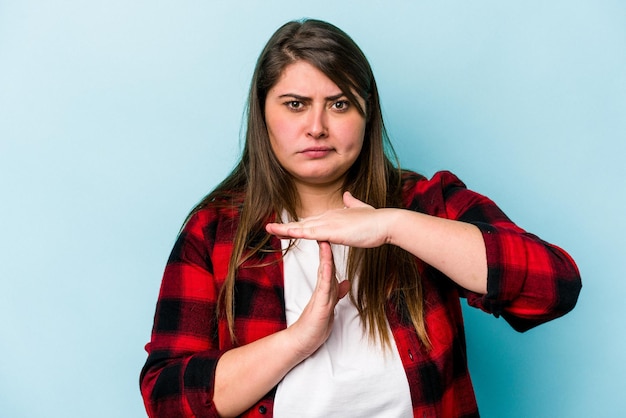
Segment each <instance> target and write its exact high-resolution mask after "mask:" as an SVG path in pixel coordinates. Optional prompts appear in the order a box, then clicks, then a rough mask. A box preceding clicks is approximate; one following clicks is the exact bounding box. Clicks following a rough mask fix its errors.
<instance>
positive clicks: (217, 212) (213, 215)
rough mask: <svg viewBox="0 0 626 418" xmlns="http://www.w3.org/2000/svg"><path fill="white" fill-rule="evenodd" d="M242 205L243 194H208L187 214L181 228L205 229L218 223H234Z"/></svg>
mask: <svg viewBox="0 0 626 418" xmlns="http://www.w3.org/2000/svg"><path fill="white" fill-rule="evenodd" d="M242 206H243V195H240V194H236V193H232V194H220V195H217V196H208V197H206V198H205V199H203V200H202V201H201V202H200V203H199V204H197V205H196V206H195V207H194V208H193V209H192V210H191V212H190V213H189V215H187V218H186V219H185V222H184V224H183V229H206V228H207V227H211V226H212V225H217V224H220V223H221V224H223V223H228V224H233V223H236V222H237V220H238V219H239V216H240V213H241V208H242Z"/></svg>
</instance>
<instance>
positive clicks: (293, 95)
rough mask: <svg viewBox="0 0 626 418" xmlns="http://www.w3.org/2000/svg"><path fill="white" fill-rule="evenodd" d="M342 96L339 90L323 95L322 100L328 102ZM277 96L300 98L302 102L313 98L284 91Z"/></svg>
mask: <svg viewBox="0 0 626 418" xmlns="http://www.w3.org/2000/svg"><path fill="white" fill-rule="evenodd" d="M344 96H345V94H343V93H341V92H340V93H337V94H334V95H332V96H328V97H325V98H324V100H326V101H328V102H331V101H333V100H337V99H339V98H341V97H344ZM278 98H279V99H285V98H293V99H296V100H300V101H303V102H306V101H311V100H313V99H311V98H310V97H306V96H301V95H299V94H295V93H285V94H281V95H280V96H278Z"/></svg>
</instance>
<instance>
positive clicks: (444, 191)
mask: <svg viewBox="0 0 626 418" xmlns="http://www.w3.org/2000/svg"><path fill="white" fill-rule="evenodd" d="M466 189H467V188H466V186H465V183H463V182H462V181H461V180H460V179H459V178H458V177H457V176H456V175H455V174H454V173H452V172H450V171H447V170H443V171H438V172H436V173H435V174H433V176H432V177H430V178H428V177H426V176H424V175H422V174H419V173H416V172H414V171H410V170H405V171H403V173H402V201H403V204H404V207H406V208H411V209H413V210H417V211H420V212H425V213H431V214H438V215H440V214H441V213H444V212H445V205H446V201H447V200H448V198H449V197H450V196H451V195H452V194H453V193H455V192H458V191H460V190H466Z"/></svg>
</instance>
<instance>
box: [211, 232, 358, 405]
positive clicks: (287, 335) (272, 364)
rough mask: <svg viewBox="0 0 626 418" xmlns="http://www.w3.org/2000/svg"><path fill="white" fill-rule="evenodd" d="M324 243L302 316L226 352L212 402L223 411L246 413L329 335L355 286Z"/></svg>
mask: <svg viewBox="0 0 626 418" xmlns="http://www.w3.org/2000/svg"><path fill="white" fill-rule="evenodd" d="M319 248H320V265H319V268H318V271H317V284H316V286H315V289H314V290H313V294H312V295H311V299H309V302H308V303H307V305H306V306H305V308H304V310H303V311H302V314H301V315H300V318H298V320H297V321H296V322H294V323H293V324H292V325H291V326H290V327H289V328H287V329H284V330H282V331H279V332H277V333H274V334H271V335H268V336H267V337H263V338H260V339H258V340H256V341H254V342H252V343H249V344H246V345H243V346H241V347H237V348H233V349H232V350H229V351H227V352H226V353H224V355H223V356H222V357H221V358H220V360H219V361H218V363H217V368H216V371H215V391H214V394H213V402H214V403H215V407H216V408H217V410H218V412H219V413H220V416H225V417H230V416H233V417H234V416H239V415H240V414H242V413H243V412H244V411H245V410H247V409H248V408H250V407H251V406H252V405H254V404H255V403H256V402H258V400H259V399H261V397H262V396H263V395H264V394H266V393H267V392H268V391H269V390H270V389H272V388H273V387H274V386H276V385H277V384H278V382H280V380H281V379H282V378H283V377H284V376H285V375H286V374H287V373H288V372H289V370H291V369H292V368H293V367H295V366H296V365H297V364H299V363H300V362H302V361H303V360H304V359H306V358H307V357H309V356H310V355H311V354H313V353H314V352H315V350H317V349H318V348H319V347H320V346H321V345H322V344H324V342H325V341H326V340H327V339H328V337H329V336H330V333H331V331H332V326H333V319H334V317H335V314H334V312H335V306H336V305H337V302H339V300H340V299H341V298H343V297H344V296H345V295H347V294H348V292H349V291H350V282H349V281H347V280H344V281H343V282H341V283H338V282H337V278H336V276H335V263H334V261H333V253H332V251H331V249H330V244H329V243H328V242H319ZM260 364H262V365H263V367H259V365H260Z"/></svg>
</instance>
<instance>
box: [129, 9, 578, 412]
mask: <svg viewBox="0 0 626 418" xmlns="http://www.w3.org/2000/svg"><path fill="white" fill-rule="evenodd" d="M390 156H391V157H394V154H393V151H392V149H391V147H390V145H389V144H388V142H387V137H386V134H385V129H384V125H383V120H382V116H381V110H380V104H379V99H378V92H377V89H376V83H375V81H374V77H373V74H372V71H371V68H370V66H369V64H368V62H367V59H366V58H365V56H364V55H363V53H362V52H361V50H360V49H359V48H358V46H357V45H356V44H355V43H354V42H353V41H352V40H351V39H350V38H349V37H348V35H346V34H345V33H344V32H342V31H341V30H340V29H338V28H336V27H334V26H332V25H330V24H328V23H325V22H321V21H317V20H305V21H301V22H289V23H287V24H285V25H284V26H282V27H281V28H279V29H278V30H277V31H276V33H275V34H274V35H273V36H272V38H271V39H270V40H269V41H268V43H267V45H266V46H265V48H264V50H263V51H262V53H261V55H260V57H259V60H258V62H257V66H256V69H255V72H254V75H253V79H252V85H251V88H250V95H249V99H248V120H247V132H246V142H245V148H244V151H243V155H242V157H241V161H240V162H239V164H238V165H237V166H236V168H235V169H234V170H233V172H232V173H231V174H230V175H229V176H228V177H227V178H226V179H225V180H224V181H223V182H222V183H221V184H220V185H219V186H218V187H217V188H216V189H215V190H214V191H213V192H211V193H210V194H209V195H208V196H207V197H206V198H205V199H204V200H203V201H202V202H201V203H200V204H199V205H198V206H197V207H196V208H195V209H194V210H193V211H192V213H191V214H190V216H189V217H188V219H187V221H186V223H185V225H184V227H183V229H182V231H181V233H180V235H179V237H178V240H177V243H176V245H175V246H174V249H173V251H172V254H171V256H170V258H169V261H168V264H167V267H166V269H165V273H164V277H163V283H162V286H161V292H160V295H159V301H158V304H157V310H156V315H155V323H154V328H153V333H152V339H151V342H150V343H149V344H148V345H147V347H146V349H147V351H148V354H149V357H148V360H147V362H146V365H145V366H144V369H143V370H142V373H141V390H142V394H143V397H144V402H145V405H146V409H147V411H148V414H149V415H150V416H153V417H177V416H197V417H205V416H206V417H212V416H238V415H242V416H249V417H252V416H272V415H276V416H287V417H292V416H299V417H303V416H311V417H315V416H321V415H324V416H337V417H344V416H350V417H356V416H365V415H367V416H385V417H387V416H420V417H422V416H432V417H457V416H464V417H469V416H478V409H477V406H476V401H475V397H474V393H473V389H472V384H471V381H470V377H469V374H468V369H467V362H466V357H465V342H464V331H463V320H462V317H461V307H460V302H459V297H464V298H467V300H468V303H469V304H470V305H472V306H475V307H478V308H480V309H483V310H485V311H486V312H489V313H492V314H494V315H495V316H499V315H502V316H503V317H504V318H505V319H506V320H507V321H508V322H509V323H510V324H511V325H512V326H513V327H514V328H515V329H517V330H519V331H525V330H527V329H529V328H531V327H534V326H536V325H538V324H540V323H543V322H545V321H548V320H551V319H553V318H556V317H558V316H561V315H563V314H565V313H566V312H568V311H569V310H571V309H572V308H573V307H574V305H575V303H576V300H577V297H578V293H579V291H580V287H581V284H580V277H579V274H578V271H577V268H576V266H575V264H574V262H573V260H572V259H571V258H570V257H569V255H567V254H566V253H565V252H564V251H563V250H561V249H560V248H558V247H556V246H553V245H551V244H548V243H546V242H544V241H542V240H540V239H539V238H537V237H536V236H534V235H531V234H528V233H526V232H525V231H523V230H522V229H521V228H519V227H518V226H516V225H515V224H513V223H512V222H511V221H510V220H509V219H508V218H507V217H506V216H505V215H504V214H503V213H502V212H501V211H500V209H498V207H497V206H495V204H494V203H493V202H491V201H490V200H489V199H487V198H486V197H484V196H481V195H479V194H477V193H474V192H472V191H469V190H467V189H466V188H465V185H464V184H463V183H462V182H461V181H460V180H459V179H457V178H456V177H455V176H454V175H453V174H451V173H449V172H440V173H437V174H436V175H435V176H434V177H433V178H432V179H430V180H428V179H426V178H424V177H422V176H420V175H418V174H415V173H412V172H408V171H403V170H401V169H400V168H398V167H397V164H394V163H392V161H396V160H397V159H395V158H390Z"/></svg>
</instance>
